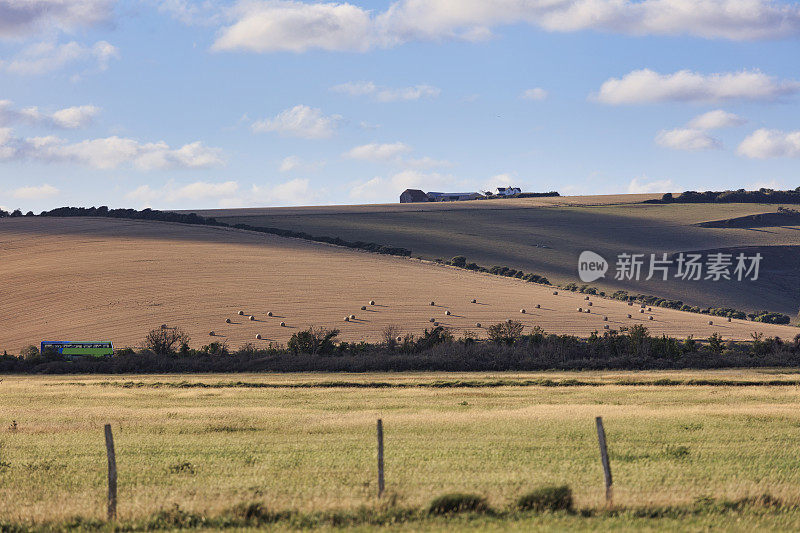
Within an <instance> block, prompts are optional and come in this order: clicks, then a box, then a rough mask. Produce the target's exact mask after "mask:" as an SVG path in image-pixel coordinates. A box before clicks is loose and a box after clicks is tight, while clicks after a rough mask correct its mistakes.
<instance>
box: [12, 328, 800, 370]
mask: <svg viewBox="0 0 800 533" xmlns="http://www.w3.org/2000/svg"><path fill="white" fill-rule="evenodd" d="M154 331H156V332H157V331H158V330H154ZM487 331H488V334H489V337H490V338H489V339H488V340H478V339H475V338H474V334H472V333H469V332H466V333H465V334H464V336H462V337H461V338H458V339H456V338H454V337H453V335H452V334H451V333H450V331H449V330H447V329H446V328H443V327H441V326H438V327H434V328H433V329H431V330H427V329H426V330H425V332H424V333H423V334H422V335H420V336H414V335H411V334H408V335H405V336H402V337H400V338H398V337H397V336H396V330H387V332H386V340H385V341H384V342H381V343H374V344H370V343H365V342H357V343H350V342H337V340H336V337H337V335H338V333H339V332H338V331H337V330H325V329H314V328H311V329H309V330H306V331H300V332H298V333H295V335H294V336H293V337H292V339H291V340H290V341H289V343H288V345H287V346H283V345H278V344H270V345H269V346H267V347H256V346H254V345H252V344H248V345H246V346H244V347H243V348H241V349H239V350H236V351H232V350H229V349H228V348H227V346H226V345H225V344H224V343H219V342H212V343H211V344H209V345H207V346H203V347H202V348H201V349H199V350H196V349H192V348H190V347H189V346H188V338H185V339H184V340H183V341H182V343H181V345H180V346H176V347H175V349H174V350H173V348H172V347H170V348H169V349H164V348H163V346H161V347H160V348H159V347H157V346H153V347H149V348H141V349H130V348H125V349H122V350H119V351H118V352H117V353H116V354H115V355H114V356H113V357H107V358H100V359H93V358H79V359H74V360H72V361H68V360H66V359H65V358H64V357H62V356H60V355H59V354H57V353H54V352H48V353H45V354H40V353H39V351H38V349H36V347H35V346H30V347H28V348H26V349H25V350H23V351H22V353H21V354H20V355H19V356H15V355H7V354H3V355H0V373H34V374H62V373H63V374H66V373H88V374H93V373H98V374H125V373H173V372H177V373H192V372H400V371H535V370H550V369H561V370H611V369H614V370H646V369H683V368H730V367H776V366H781V367H800V335H797V336H796V337H795V338H794V339H793V340H790V341H782V340H781V339H779V338H777V337H773V338H764V337H763V336H761V335H756V334H754V335H753V340H752V342H733V341H728V342H726V341H723V340H722V337H721V336H720V335H719V334H716V333H715V334H714V335H712V336H711V337H709V338H708V339H706V340H704V341H702V342H699V341H697V340H695V339H693V338H692V337H688V338H686V339H683V340H679V339H676V338H673V337H667V336H660V337H659V336H653V335H651V334H650V333H649V331H648V330H647V328H646V327H644V326H642V325H636V326H632V327H630V328H628V327H622V328H620V331H618V332H617V331H614V330H609V331H606V332H604V334H603V335H600V334H598V333H597V332H595V333H593V334H592V335H591V336H590V337H589V338H588V339H581V338H578V337H575V336H572V335H554V334H548V333H545V332H544V331H543V330H541V329H540V328H538V327H535V328H533V330H531V331H530V332H529V333H527V334H523V325H522V324H521V323H520V322H513V321H512V322H503V323H500V324H495V325H493V326H490V327H489V328H487ZM152 333H153V332H151V334H152ZM144 345H145V346H147V343H145V344H144ZM155 350H157V351H155Z"/></svg>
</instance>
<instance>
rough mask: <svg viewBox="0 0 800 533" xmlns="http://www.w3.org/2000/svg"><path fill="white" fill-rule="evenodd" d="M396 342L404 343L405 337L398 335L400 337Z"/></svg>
mask: <svg viewBox="0 0 800 533" xmlns="http://www.w3.org/2000/svg"><path fill="white" fill-rule="evenodd" d="M395 340H396V341H397V342H403V337H401V336H400V335H398V336H397V338H396V339H395Z"/></svg>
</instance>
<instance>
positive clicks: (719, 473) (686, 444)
mask: <svg viewBox="0 0 800 533" xmlns="http://www.w3.org/2000/svg"><path fill="white" fill-rule="evenodd" d="M511 376H515V377H517V378H535V377H541V376H542V375H541V374H513V375H503V377H511ZM559 376H561V377H569V376H571V377H579V378H580V379H583V380H596V381H597V382H598V383H609V381H613V380H617V379H622V378H626V377H627V378H635V379H640V380H642V379H649V378H652V379H657V378H663V377H667V376H668V377H673V378H675V377H679V376H680V377H683V378H684V379H688V378H699V377H702V378H709V377H727V378H731V377H733V376H736V377H738V378H740V379H744V380H749V379H752V380H762V379H764V378H765V377H766V378H769V379H783V378H790V377H792V378H793V377H796V376H795V375H794V374H791V373H787V374H784V373H782V372H780V371H773V372H772V373H769V372H751V371H726V372H713V373H707V372H705V373H699V372H664V373H662V372H652V373H622V372H615V373H585V374H570V373H558V374H546V377H550V378H556V377H559ZM492 377H497V376H489V375H485V374H484V375H475V374H458V375H455V376H453V375H450V374H404V375H393V376H386V375H366V376H343V377H342V376H337V378H341V379H348V380H361V381H363V382H365V383H368V382H370V381H385V380H393V381H404V382H414V383H421V382H432V381H435V380H439V379H452V378H459V379H488V378H492ZM132 379H134V380H136V381H141V382H144V383H152V382H156V381H161V382H165V381H172V382H179V381H181V380H183V379H184V377H183V376H146V377H141V376H137V377H134V378H132ZM233 379H236V380H239V379H241V380H243V381H262V382H277V383H290V382H297V381H299V382H303V381H307V380H312V381H313V380H316V381H324V380H326V379H330V377H329V376H324V375H313V374H307V375H299V376H270V375H266V376H265V375H250V376H235V377H232V376H225V375H206V376H199V377H197V376H196V377H192V378H189V380H191V381H202V382H206V383H213V382H219V381H231V380H233ZM110 381H123V380H120V379H119V378H115V377H107V376H106V377H92V378H88V377H62V378H55V377H25V378H21V377H4V378H3V382H2V385H0V386H1V387H2V393H3V410H2V413H1V414H0V442H2V447H1V448H0V461H2V462H4V464H5V463H7V464H8V466H6V467H3V469H2V470H0V521H15V522H18V521H29V520H37V521H42V520H57V519H63V518H66V517H69V516H74V515H82V516H85V517H101V516H102V515H103V498H104V482H105V481H104V468H105V457H104V447H103V434H102V426H103V424H104V423H106V422H108V423H111V424H112V426H113V427H114V431H115V439H116V446H117V453H118V463H119V470H120V513H121V517H122V518H123V519H135V518H141V517H144V516H148V515H150V514H152V513H153V512H154V511H157V510H159V509H162V508H168V507H170V506H172V505H173V504H175V503H177V504H179V505H180V506H181V507H182V508H184V509H187V510H193V511H203V512H208V513H215V512H219V511H221V510H223V509H227V508H230V507H231V506H233V505H234V504H236V503H238V502H251V501H259V502H263V503H264V504H265V505H266V506H267V508H270V509H290V508H294V509H299V510H303V511H311V510H325V509H355V508H357V507H359V506H361V505H364V504H366V505H372V504H373V503H374V494H375V491H376V487H375V478H376V474H375V449H374V448H375V435H374V432H375V420H376V419H377V418H379V417H380V418H382V419H383V420H384V427H385V435H386V477H387V489H388V491H389V493H390V494H392V495H395V496H396V497H397V501H398V503H399V504H401V505H408V506H420V507H422V506H425V505H426V504H428V503H429V502H430V499H431V498H432V496H433V495H438V494H443V493H447V492H468V493H477V494H480V495H482V496H485V497H486V498H487V499H488V501H489V503H490V504H491V505H492V506H494V507H505V506H507V505H509V504H510V503H512V502H514V501H515V500H516V498H518V497H519V496H520V495H521V494H523V493H525V492H527V491H529V490H531V489H532V488H535V487H536V486H541V485H547V484H568V485H570V486H571V487H572V489H573V491H574V493H575V503H576V506H577V507H579V508H587V507H588V508H600V507H602V502H603V486H602V470H601V467H600V464H599V459H598V452H597V443H596V435H595V433H594V417H595V416H598V415H600V416H603V417H604V421H605V426H606V432H607V435H608V441H609V450H610V454H611V464H612V469H613V473H614V479H615V498H616V503H617V504H618V505H620V506H625V507H643V506H665V505H688V504H690V503H691V502H692V501H693V500H694V499H696V498H698V497H705V496H710V497H715V498H727V499H736V498H740V497H747V496H755V495H760V494H762V493H764V492H769V493H770V494H772V495H773V496H776V497H778V498H780V499H781V500H782V501H784V502H787V503H789V504H798V503H800V471H798V470H797V468H796V463H797V460H796V446H795V443H796V434H797V430H798V427H800V391H798V389H797V387H789V386H783V387H774V386H773V387H769V386H753V387H726V386H703V387H697V386H695V387H688V386H672V387H663V386H662V387H659V386H635V387H633V386H620V385H615V384H604V385H601V386H581V387H565V388H552V387H499V388H448V389H434V388H409V389H396V388H395V389H386V388H381V387H374V388H372V387H367V388H333V389H331V388H308V389H248V388H237V387H229V388H214V389H197V388H193V389H181V388H150V387H140V388H125V387H119V386H109V385H108V384H105V385H104V384H102V383H103V382H110ZM12 420H15V421H17V429H16V430H11V429H10V426H11V424H12ZM555 520H561V519H559V518H555Z"/></svg>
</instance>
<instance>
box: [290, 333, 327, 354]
mask: <svg viewBox="0 0 800 533" xmlns="http://www.w3.org/2000/svg"><path fill="white" fill-rule="evenodd" d="M338 336H339V330H338V329H325V328H314V327H313V326H312V327H310V328H308V329H307V330H305V331H298V332H297V333H295V334H294V335H292V338H291V339H289V343H288V348H289V349H290V350H291V351H292V353H294V354H295V355H297V354H300V353H305V354H310V355H330V354H332V353H334V352H335V351H336V344H335V342H334V341H335V339H336V337H338Z"/></svg>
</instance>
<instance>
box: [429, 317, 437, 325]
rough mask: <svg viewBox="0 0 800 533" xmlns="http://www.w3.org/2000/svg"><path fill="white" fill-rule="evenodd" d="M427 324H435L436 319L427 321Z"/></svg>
mask: <svg viewBox="0 0 800 533" xmlns="http://www.w3.org/2000/svg"><path fill="white" fill-rule="evenodd" d="M428 322H430V323H431V324H433V323H434V322H436V319H435V318H431V319H430V320H428Z"/></svg>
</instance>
